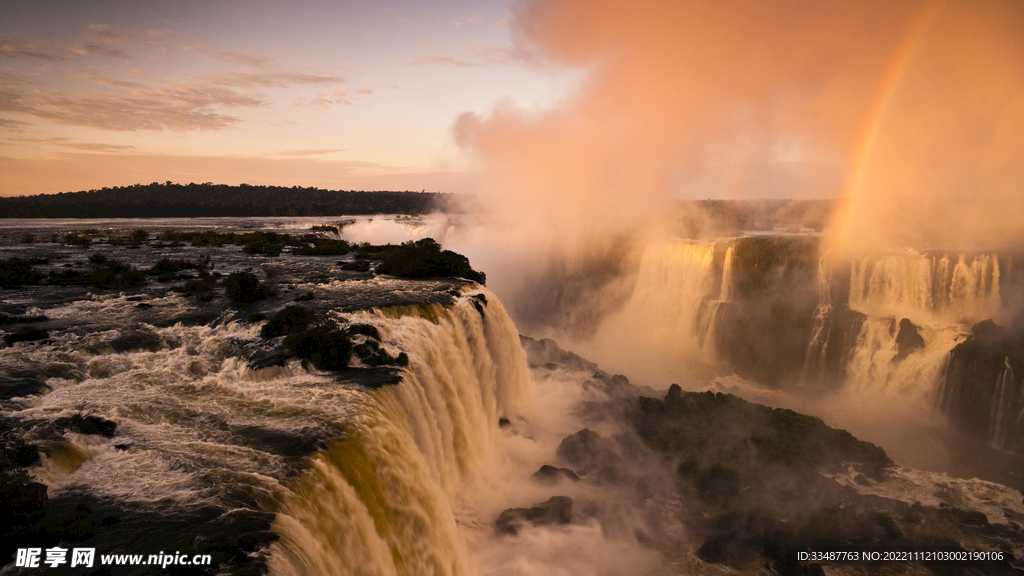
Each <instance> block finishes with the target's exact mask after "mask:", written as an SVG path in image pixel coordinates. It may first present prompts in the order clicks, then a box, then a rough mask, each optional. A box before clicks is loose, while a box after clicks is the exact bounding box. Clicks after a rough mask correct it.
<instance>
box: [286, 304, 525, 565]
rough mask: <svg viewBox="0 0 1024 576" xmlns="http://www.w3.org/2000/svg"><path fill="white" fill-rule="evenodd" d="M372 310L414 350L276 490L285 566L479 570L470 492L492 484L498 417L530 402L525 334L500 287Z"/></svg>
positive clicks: (388, 333) (367, 317) (392, 335)
mask: <svg viewBox="0 0 1024 576" xmlns="http://www.w3.org/2000/svg"><path fill="white" fill-rule="evenodd" d="M483 294H484V296H485V297H486V300H487V304H486V306H485V307H482V308H481V309H482V310H483V312H480V311H479V310H478V308H477V305H480V306H483V305H482V304H480V301H478V300H476V299H474V298H471V297H462V298H460V300H459V301H458V303H457V304H456V305H454V306H452V307H442V306H439V305H433V306H425V307H410V308H406V309H401V310H387V311H383V312H377V313H373V314H371V313H363V314H361V315H360V316H361V317H360V321H368V322H372V323H374V324H376V325H377V326H378V328H380V330H381V333H382V335H383V336H384V340H385V345H387V346H394V347H397V348H400V349H402V350H404V351H406V352H407V353H408V355H409V358H410V365H409V367H408V368H407V369H406V370H405V371H404V375H403V381H402V382H401V383H400V384H398V385H396V386H389V387H384V388H381V389H378V390H374V391H372V392H369V393H367V394H365V395H364V396H363V397H362V399H361V400H360V401H359V403H358V404H357V406H356V407H355V408H354V416H353V418H352V421H351V423H350V425H349V428H348V430H347V431H346V433H345V436H344V438H343V439H342V440H341V441H339V442H338V443H336V444H335V445H333V446H332V447H330V448H329V449H328V450H325V451H322V452H320V453H318V454H317V455H316V456H314V457H313V459H312V463H311V467H310V468H309V469H308V470H307V471H306V472H304V473H303V474H302V475H301V476H300V477H299V478H298V479H297V480H296V481H294V482H293V483H292V484H291V485H290V487H289V489H287V490H286V491H285V492H284V494H283V495H282V496H280V497H279V498H278V504H279V509H278V512H279V513H278V516H277V521H276V522H275V525H274V529H275V531H276V532H277V533H278V534H279V535H280V537H281V539H280V541H279V542H278V543H277V544H275V545H274V550H273V554H272V556H271V559H270V566H271V571H272V573H274V574H279V575H296V576H300V575H301V576H307V575H317V574H319V575H334V574H352V575H366V576H371V575H372V576H377V575H392V574H393V575H396V576H400V575H414V574H436V575H451V576H458V575H462V574H471V573H473V567H472V566H471V563H470V561H469V560H468V559H467V554H466V550H465V545H464V543H463V542H462V537H461V535H460V534H459V533H458V529H457V527H456V511H457V509H458V507H459V504H460V498H461V497H462V496H464V495H465V493H466V491H467V490H468V491H469V492H472V491H473V490H474V489H475V488H477V487H478V485H480V484H481V483H485V482H486V478H485V476H486V474H485V472H486V469H487V465H488V463H489V460H490V459H491V458H493V457H494V449H493V443H492V440H493V438H492V436H493V435H494V434H496V433H497V431H498V428H499V427H498V419H499V418H502V417H508V418H516V417H517V416H519V415H520V413H521V411H522V410H524V409H526V408H527V407H528V404H529V403H530V401H531V397H532V383H531V380H530V376H529V369H528V367H527V364H526V359H525V355H524V353H523V351H522V348H521V347H520V344H519V336H518V333H517V331H516V329H515V326H514V325H513V323H512V321H511V319H509V317H508V315H507V314H506V313H505V310H504V308H503V307H502V305H501V303H500V302H499V301H498V299H497V298H496V297H494V296H493V295H492V294H491V293H489V292H484V293H483Z"/></svg>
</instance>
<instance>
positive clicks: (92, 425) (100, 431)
mask: <svg viewBox="0 0 1024 576" xmlns="http://www.w3.org/2000/svg"><path fill="white" fill-rule="evenodd" d="M53 424H54V426H56V427H57V428H58V429H65V428H66V429H69V430H71V431H72V432H78V433H79V434H97V435H99V436H103V437H105V438H113V437H114V433H115V431H116V430H117V422H114V421H113V420H105V419H103V418H100V417H99V416H82V415H81V414H75V415H74V416H71V417H70V418H57V419H56V420H54V421H53Z"/></svg>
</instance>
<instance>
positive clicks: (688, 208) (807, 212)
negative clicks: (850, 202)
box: [679, 200, 837, 238]
mask: <svg viewBox="0 0 1024 576" xmlns="http://www.w3.org/2000/svg"><path fill="white" fill-rule="evenodd" d="M836 207H837V201H836V200H686V201H681V202H680V203H679V223H680V225H681V228H682V230H683V234H684V235H686V236H689V237H691V238H701V237H707V236H734V235H736V234H739V233H741V232H750V231H766V232H770V231H774V230H780V229H785V230H786V231H788V232H792V233H800V232H803V231H806V230H814V231H817V232H820V231H822V230H823V229H824V228H826V227H827V226H828V225H829V224H830V222H831V219H832V216H833V211H834V210H835V209H836Z"/></svg>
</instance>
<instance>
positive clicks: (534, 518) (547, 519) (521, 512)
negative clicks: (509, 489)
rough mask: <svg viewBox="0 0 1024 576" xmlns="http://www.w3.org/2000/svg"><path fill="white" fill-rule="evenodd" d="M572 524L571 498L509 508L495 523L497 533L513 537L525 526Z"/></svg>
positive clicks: (565, 497)
mask: <svg viewBox="0 0 1024 576" xmlns="http://www.w3.org/2000/svg"><path fill="white" fill-rule="evenodd" d="M569 522H572V498H569V497H568V496H553V497H551V498H550V499H549V500H547V501H546V502H541V503H539V504H534V505H533V506H532V507H530V508H509V509H508V510H505V511H504V512H502V513H501V515H500V516H498V520H497V521H496V522H495V526H496V527H497V529H498V531H499V532H503V533H506V534H511V535H513V536H515V535H516V534H518V533H519V530H521V529H522V528H523V527H525V526H526V524H533V525H534V526H545V525H559V524H568V523H569Z"/></svg>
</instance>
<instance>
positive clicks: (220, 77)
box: [203, 70, 347, 88]
mask: <svg viewBox="0 0 1024 576" xmlns="http://www.w3.org/2000/svg"><path fill="white" fill-rule="evenodd" d="M203 80H204V81H205V82H208V83H210V84H215V85H218V86H232V87H235V88H253V87H260V88H284V87H286V86H292V85H296V84H300V85H305V84H343V83H345V82H347V80H345V78H343V77H341V76H335V75H316V74H304V73H301V72H288V71H283V70H278V71H273V70H267V71H260V72H217V73H216V74H211V75H208V76H204V77H203Z"/></svg>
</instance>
